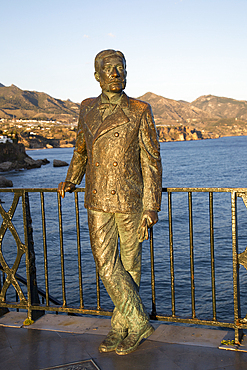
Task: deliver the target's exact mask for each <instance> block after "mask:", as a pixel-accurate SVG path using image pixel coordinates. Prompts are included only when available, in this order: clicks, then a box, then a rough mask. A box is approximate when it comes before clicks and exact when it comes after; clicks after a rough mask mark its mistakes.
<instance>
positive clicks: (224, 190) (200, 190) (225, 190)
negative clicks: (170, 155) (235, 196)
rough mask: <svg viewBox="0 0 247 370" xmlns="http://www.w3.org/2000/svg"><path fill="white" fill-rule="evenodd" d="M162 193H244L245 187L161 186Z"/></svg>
mask: <svg viewBox="0 0 247 370" xmlns="http://www.w3.org/2000/svg"><path fill="white" fill-rule="evenodd" d="M162 192H163V193H172V192H182V193H188V192H194V193H209V192H213V193H232V192H237V193H246V192H247V188H209V187H205V188H204V187H196V188H162Z"/></svg>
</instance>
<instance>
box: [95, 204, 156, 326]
mask: <svg viewBox="0 0 247 370" xmlns="http://www.w3.org/2000/svg"><path fill="white" fill-rule="evenodd" d="M140 220H141V213H126V214H124V213H106V212H98V211H94V210H90V209H89V210H88V225H89V234H90V241H91V248H92V252H93V256H94V259H95V263H96V265H97V267H98V271H99V275H100V278H101V280H102V282H103V284H104V286H105V288H106V290H107V292H108V294H109V296H110V297H111V299H112V301H113V303H114V305H115V310H114V313H113V317H112V321H111V324H112V328H113V329H115V330H126V329H129V330H130V331H132V332H138V331H139V330H140V328H141V327H142V326H144V325H146V323H147V322H148V320H149V317H148V315H147V313H146V311H145V308H144V306H143V304H142V301H141V298H140V296H139V293H138V290H139V285H140V278H141V244H140V243H139V240H138V233H137V230H138V227H139V224H140ZM118 237H119V240H120V255H119V249H118Z"/></svg>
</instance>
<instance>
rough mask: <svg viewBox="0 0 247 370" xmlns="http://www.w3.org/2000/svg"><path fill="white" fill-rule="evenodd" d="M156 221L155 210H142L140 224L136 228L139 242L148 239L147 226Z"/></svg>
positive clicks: (156, 213) (156, 214)
mask: <svg viewBox="0 0 247 370" xmlns="http://www.w3.org/2000/svg"><path fill="white" fill-rule="evenodd" d="M156 222H158V212H157V211H144V212H143V215H142V219H141V223H140V226H139V228H138V236H139V242H140V243H141V242H143V240H147V239H148V227H151V226H153V225H154V224H156Z"/></svg>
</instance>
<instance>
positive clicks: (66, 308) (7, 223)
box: [0, 188, 247, 343]
mask: <svg viewBox="0 0 247 370" xmlns="http://www.w3.org/2000/svg"><path fill="white" fill-rule="evenodd" d="M81 192H84V189H82V188H78V189H77V190H76V191H75V192H74V202H75V228H76V244H77V269H78V282H79V304H78V305H75V304H73V305H71V304H68V302H67V298H66V294H67V290H66V281H65V278H66V271H65V259H66V256H65V253H64V231H63V221H62V216H63V212H62V204H61V197H60V195H59V194H58V193H57V190H56V189H1V190H0V193H2V195H4V193H12V194H13V199H12V203H11V205H10V207H9V210H5V209H4V207H3V206H2V204H0V214H1V216H2V224H1V227H0V270H1V271H2V279H0V291H1V293H0V313H1V310H2V313H4V312H5V311H6V309H9V308H11V309H18V310H20V309H25V310H27V315H28V318H30V319H36V318H38V317H39V316H41V315H43V314H44V313H45V311H54V312H64V313H71V314H96V315H107V316H110V315H111V314H112V310H110V309H109V310H108V309H107V310H106V309H102V308H101V287H100V285H101V283H100V279H99V274H98V272H97V269H96V291H97V294H96V306H95V307H94V308H86V307H85V305H84V292H83V279H82V255H81V235H80V233H81V231H80V227H81V223H80V209H79V208H80V207H79V204H78V194H79V193H81ZM31 193H36V195H38V194H40V212H41V220H42V222H41V225H42V226H41V230H42V231H41V232H42V244H43V246H42V258H43V267H42V268H43V270H44V286H45V289H44V290H42V289H40V288H38V284H39V281H37V274H36V268H37V265H36V264H35V249H36V247H37V246H36V245H35V247H34V240H33V228H32V219H31V211H30V204H29V195H30V194H31ZM46 193H57V200H56V204H57V215H58V217H57V222H58V229H59V249H60V253H59V255H57V256H56V258H57V260H56V261H58V260H59V266H60V271H61V290H62V300H61V299H57V297H56V298H55V297H54V295H53V296H51V294H50V284H49V276H50V275H51V274H50V275H49V268H48V260H49V258H48V248H47V225H46V207H45V194H46ZM163 193H166V194H167V205H166V207H167V208H166V209H167V214H166V222H167V228H168V230H169V231H168V241H169V242H168V244H167V245H166V248H167V249H169V268H170V274H169V275H170V292H171V293H170V299H171V311H170V312H169V314H165V313H164V314H162V312H160V311H161V310H160V309H157V299H156V289H157V283H156V282H155V277H156V275H155V269H156V265H157V261H156V258H155V249H156V248H155V245H154V240H156V239H155V235H154V234H155V233H154V231H153V228H151V229H150V238H149V240H150V242H149V246H150V261H149V262H150V277H151V295H152V298H151V299H152V311H151V313H150V316H151V318H152V319H156V320H161V321H167V322H177V323H187V324H196V325H198V324H200V325H208V326H213V327H225V328H232V329H234V330H235V343H239V342H240V339H241V333H242V329H244V328H245V329H246V328H247V319H246V318H245V317H244V318H242V317H241V310H240V308H241V302H240V298H241V292H240V284H239V264H242V265H243V266H244V267H245V268H246V269H247V248H246V250H245V251H244V252H243V253H241V254H239V253H238V231H237V226H238V225H237V224H238V223H237V198H238V197H240V198H242V199H243V201H244V204H245V205H247V188H163ZM178 193H187V194H188V200H187V202H188V208H187V212H188V213H187V214H188V241H189V266H190V267H189V270H190V301H191V314H190V317H183V316H180V315H178V314H177V305H176V294H175V290H176V282H177V280H176V266H175V264H174V234H173V221H174V219H173V200H172V199H173V196H174V195H175V194H178ZM195 193H205V194H208V210H209V212H208V220H209V228H208V230H209V246H210V275H211V297H212V317H211V319H205V318H203V319H199V318H197V316H196V303H197V301H196V295H195V291H196V283H195V259H194V252H195V251H194V225H193V204H192V198H193V197H194V194H195ZM216 193H229V194H230V196H231V199H230V202H229V209H230V212H231V244H232V256H231V259H232V261H230V262H231V264H232V289H233V295H232V300H233V311H234V312H233V314H234V318H233V320H223V321H218V320H217V291H216V290H217V289H216V280H217V279H216V272H215V271H216V267H215V236H214V218H215V214H214V194H216ZM54 195H55V194H54ZM70 199H71V198H70ZM18 204H21V205H22V222H23V226H22V227H23V229H24V234H23V235H24V242H22V241H21V237H20V235H19V234H20V233H18V232H17V227H16V226H15V224H16V222H13V217H14V214H15V211H16V208H17V206H18ZM246 212H247V211H246ZM35 213H36V217H37V209H36V211H35ZM32 216H33V215H32ZM220 217H221V216H220ZM39 218H40V216H39ZM54 222H56V221H54ZM19 227H20V226H19ZM155 227H156V226H155ZM7 230H9V232H10V233H11V234H12V236H13V238H14V240H15V244H16V247H17V253H16V258H15V261H14V263H13V266H12V267H11V266H9V264H8V263H7V261H6V258H5V253H4V252H3V241H4V237H5V234H6V232H7ZM156 230H157V229H155V232H156ZM22 231H23V230H22ZM246 234H247V232H246ZM158 237H159V239H160V238H161V235H158ZM39 247H40V246H39ZM24 257H25V273H26V278H25V277H24V276H20V275H18V273H17V270H18V267H19V265H20V262H21V260H22V259H23V258H24ZM39 268H40V267H39ZM75 274H76V272H75ZM166 274H168V272H166ZM25 285H26V288H25V289H26V291H24V290H25V289H24V288H23V287H24V286H25ZM10 286H13V287H14V289H15V291H16V295H17V296H18V299H17V300H16V299H11V300H9V299H7V298H6V296H7V291H8V289H9V287H10ZM39 296H41V297H43V298H42V302H41V303H40V300H39ZM202 304H203V303H202ZM246 316H247V315H246Z"/></svg>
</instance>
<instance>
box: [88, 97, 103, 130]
mask: <svg viewBox="0 0 247 370" xmlns="http://www.w3.org/2000/svg"><path fill="white" fill-rule="evenodd" d="M100 103H101V98H100V96H98V97H97V98H96V101H95V103H94V105H93V107H92V109H90V111H88V112H87V113H86V114H85V116H84V122H85V124H86V125H87V128H88V130H89V131H90V132H91V134H92V136H94V135H95V133H96V132H97V130H98V128H99V126H100V125H101V114H100V111H99V105H100Z"/></svg>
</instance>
